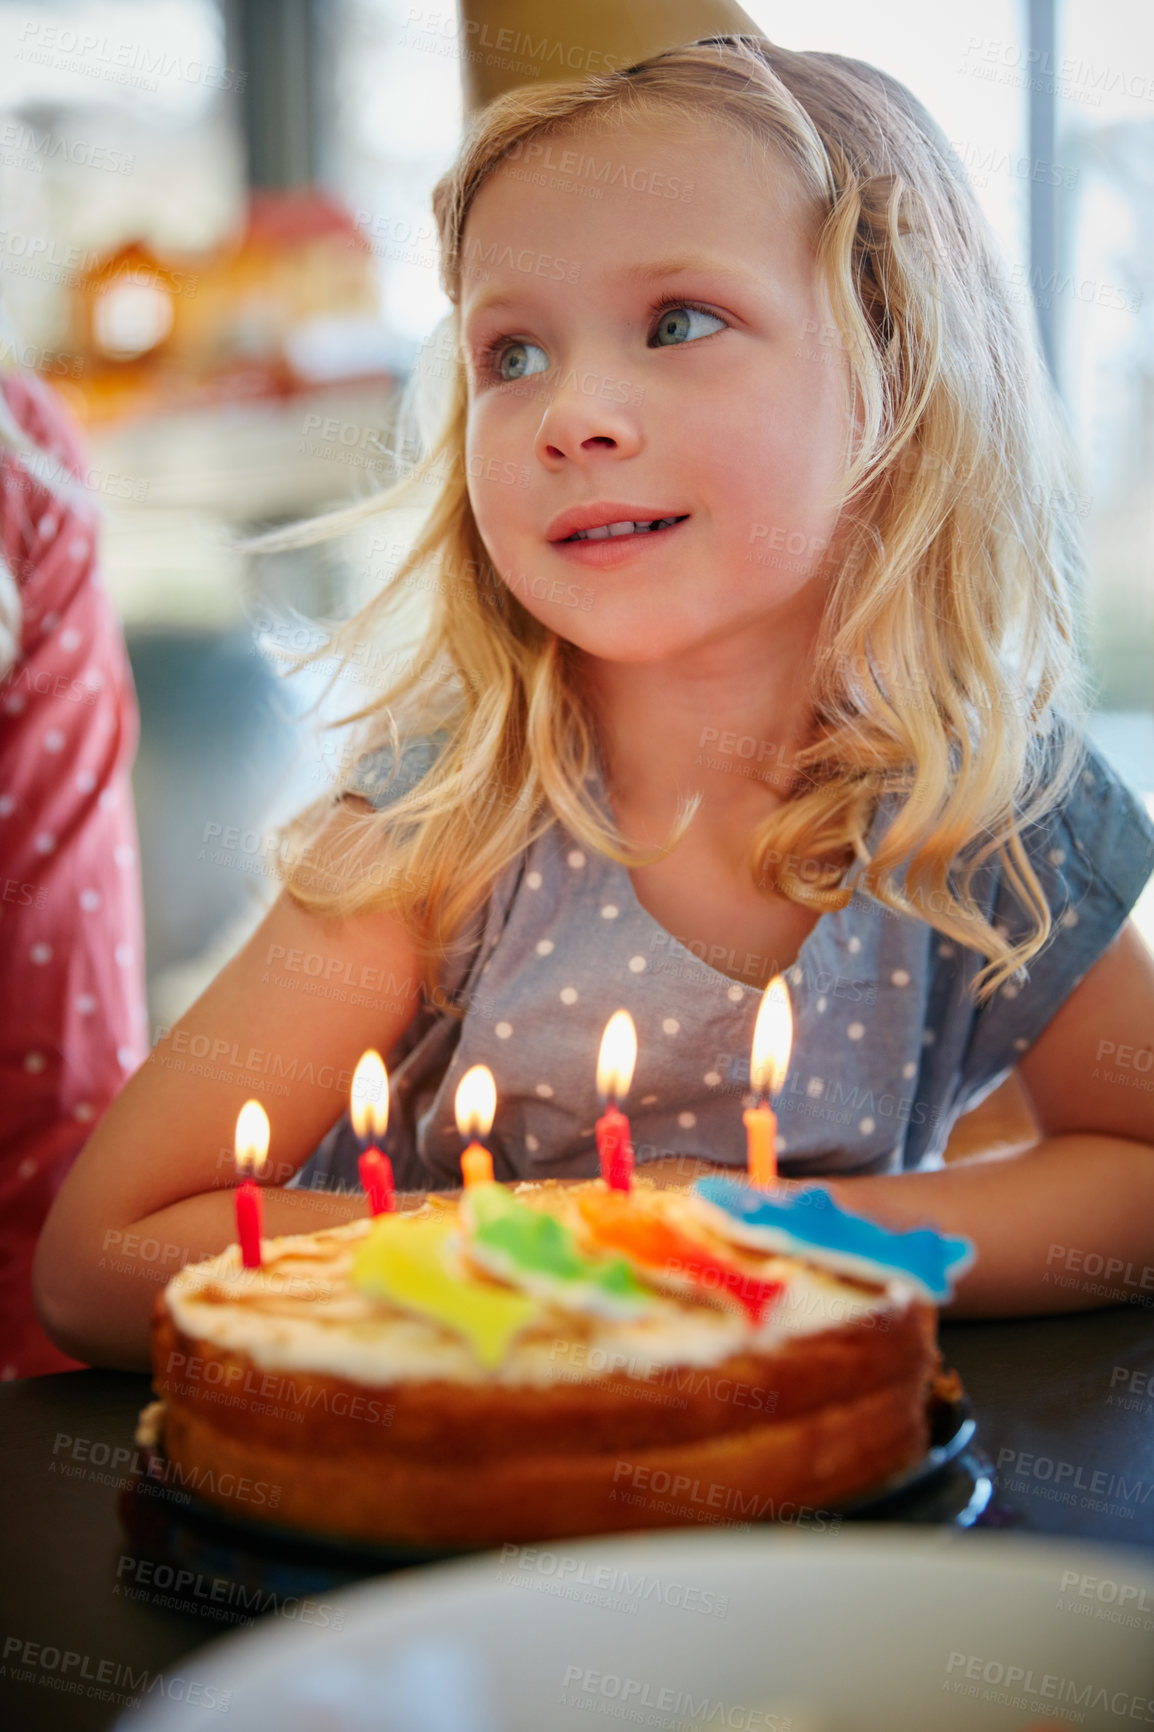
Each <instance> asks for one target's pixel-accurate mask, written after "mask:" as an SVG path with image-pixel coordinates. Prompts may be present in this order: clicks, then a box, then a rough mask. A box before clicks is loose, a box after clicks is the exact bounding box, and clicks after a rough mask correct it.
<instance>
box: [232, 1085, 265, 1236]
mask: <svg viewBox="0 0 1154 1732" xmlns="http://www.w3.org/2000/svg"><path fill="white" fill-rule="evenodd" d="M268 1136H269V1132H268V1114H267V1113H266V1112H265V1110H264V1108H263V1107H262V1106H261V1104H260V1102H259V1101H245V1103H244V1105H243V1106H242V1107H241V1109H240V1112H239V1113H238V1114H237V1119H236V1141H235V1145H234V1146H235V1149H236V1170H237V1174H238V1175H239V1178H240V1184H239V1185H238V1186H237V1187H236V1190H235V1192H234V1193H233V1195H234V1198H235V1201H236V1236H237V1238H238V1239H239V1241H240V1260H241V1263H242V1264H243V1265H244V1267H245V1268H246V1269H259V1268H260V1239H261V1215H262V1211H261V1195H260V1186H259V1185H258V1184H257V1183H256V1180H255V1177H254V1175H255V1174H256V1173H259V1172H260V1170H261V1168H262V1167H263V1166H264V1164H265V1162H266V1160H267V1159H268Z"/></svg>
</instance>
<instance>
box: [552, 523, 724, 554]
mask: <svg viewBox="0 0 1154 1732" xmlns="http://www.w3.org/2000/svg"><path fill="white" fill-rule="evenodd" d="M689 521H690V519H689V518H688V517H683V518H681V520H680V521H679V522H677V523H671V524H670V525H669V527H668V529H643V530H641V532H640V533H637V532H636V531H634V533H633V534H632V535H610V536H608V537H606V538H605V539H604V540H601V541H551V542H550V543H549V546H550V547H552V548H554V549H555V550H556V551H557V552H558V553H560V554H563V555H564V557H565V558H566V559H570V560H576V562H577V564H578V565H623V564H624V563H625V561H626V560H627V559H635V558H636V557H637V556H638V554H641V553H644V551H645V548H646V546H647V544H648V543H649V542H651V541H652V542H660V541H668V540H669V537H670V536H671V535H676V534H677V532H678V530H681V529H684V528H685V525H686V524H687V523H688V522H689Z"/></svg>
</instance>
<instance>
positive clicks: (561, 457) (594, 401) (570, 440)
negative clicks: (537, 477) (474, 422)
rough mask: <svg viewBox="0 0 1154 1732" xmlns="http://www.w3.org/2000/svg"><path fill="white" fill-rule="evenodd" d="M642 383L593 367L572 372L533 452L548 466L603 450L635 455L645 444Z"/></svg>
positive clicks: (552, 402)
mask: <svg viewBox="0 0 1154 1732" xmlns="http://www.w3.org/2000/svg"><path fill="white" fill-rule="evenodd" d="M640 393H641V387H640V386H631V385H630V384H629V382H628V381H627V380H625V379H620V378H610V377H609V376H608V375H606V374H604V373H597V372H594V371H592V370H586V371H584V372H582V371H581V370H580V369H579V368H573V369H571V370H570V372H569V374H568V376H567V377H566V378H564V379H562V380H561V381H560V383H559V384H558V385H557V387H556V389H555V390H554V392H553V394H552V395H551V397H550V399H549V402H548V404H547V406H546V408H545V411H544V413H543V414H542V416H541V421H540V424H539V426H538V428H537V435H536V438H535V439H534V441H533V450H534V454H535V456H536V457H537V458H538V460H539V461H540V462H542V463H544V464H545V465H546V466H547V467H555V466H558V465H560V464H563V463H564V462H565V460H566V459H568V460H569V461H570V462H578V463H580V462H583V461H584V460H585V459H586V458H588V457H591V456H594V455H596V454H598V453H602V454H604V453H608V452H610V451H613V452H616V454H617V456H619V457H632V456H635V455H636V453H637V452H639V451H640V450H641V448H642V446H643V444H644V438H643V435H642V431H641V413H640V409H641V405H640V403H639V402H638V401H637V399H638V398H639V397H640Z"/></svg>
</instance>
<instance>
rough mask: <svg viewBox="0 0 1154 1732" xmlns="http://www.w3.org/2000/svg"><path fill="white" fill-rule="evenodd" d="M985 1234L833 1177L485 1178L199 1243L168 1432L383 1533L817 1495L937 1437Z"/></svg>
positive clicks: (179, 1340) (828, 1502)
mask: <svg viewBox="0 0 1154 1732" xmlns="http://www.w3.org/2000/svg"><path fill="white" fill-rule="evenodd" d="M970 1260H971V1253H970V1249H969V1247H968V1245H967V1244H966V1242H965V1241H964V1240H953V1239H944V1238H941V1237H940V1236H939V1235H937V1234H935V1233H932V1232H929V1231H924V1230H923V1231H919V1232H916V1233H891V1232H888V1231H887V1230H886V1229H884V1228H882V1227H879V1226H877V1225H876V1224H875V1223H872V1222H869V1221H865V1220H863V1219H862V1218H861V1217H859V1216H854V1215H851V1214H848V1213H847V1212H846V1211H844V1210H841V1209H839V1208H838V1206H837V1205H836V1204H834V1203H833V1201H832V1199H831V1198H830V1196H829V1193H828V1192H826V1191H825V1190H823V1189H821V1188H819V1187H807V1188H805V1189H803V1190H800V1191H794V1192H790V1193H786V1192H784V1191H778V1192H766V1191H761V1190H757V1189H754V1188H753V1187H751V1186H748V1185H745V1184H740V1183H736V1182H734V1181H732V1180H729V1179H724V1178H708V1179H702V1180H699V1181H698V1182H697V1183H696V1185H694V1186H693V1187H692V1189H691V1190H689V1191H684V1190H678V1191H672V1190H658V1189H656V1188H654V1187H653V1186H651V1185H648V1184H647V1183H646V1182H645V1181H644V1180H643V1179H641V1180H637V1181H635V1182H634V1184H633V1187H632V1189H631V1190H630V1191H629V1192H628V1193H622V1192H620V1191H615V1190H610V1189H609V1188H608V1187H607V1186H606V1185H605V1184H604V1183H603V1182H602V1181H601V1180H593V1181H589V1182H583V1183H578V1184H572V1185H561V1184H557V1183H546V1184H543V1185H528V1184H522V1185H518V1186H516V1187H515V1188H512V1187H507V1186H503V1185H497V1184H492V1183H484V1184H479V1185H474V1186H471V1187H469V1188H467V1189H466V1190H465V1191H464V1192H463V1193H462V1194H461V1196H460V1198H459V1199H449V1198H444V1199H438V1198H433V1199H430V1200H429V1201H428V1202H427V1203H426V1204H425V1205H424V1206H423V1207H422V1208H420V1209H419V1210H416V1211H413V1212H411V1213H402V1214H384V1215H380V1216H378V1217H377V1218H376V1219H374V1220H370V1219H364V1220H359V1221H353V1222H349V1223H348V1224H346V1225H344V1226H340V1227H335V1228H331V1229H328V1230H326V1231H323V1232H318V1233H309V1234H300V1235H294V1236H292V1237H285V1238H275V1239H267V1240H265V1241H264V1244H263V1259H262V1266H261V1267H260V1268H258V1269H245V1268H242V1267H241V1263H240V1258H239V1255H238V1252H237V1250H236V1247H235V1246H234V1247H230V1248H229V1249H228V1250H227V1251H224V1252H222V1253H221V1254H220V1255H219V1256H216V1257H213V1258H210V1259H209V1260H208V1261H206V1262H202V1263H197V1264H193V1265H190V1266H188V1267H187V1268H185V1269H183V1270H181V1271H180V1273H179V1274H177V1275H176V1276H175V1277H174V1279H173V1280H171V1281H170V1282H169V1284H168V1286H167V1288H166V1289H165V1291H164V1293H163V1294H161V1295H160V1296H159V1297H158V1299H157V1302H156V1309H155V1314H154V1319H153V1335H152V1364H153V1375H154V1383H155V1391H156V1394H157V1395H158V1397H159V1398H160V1399H159V1403H158V1404H154V1406H153V1407H152V1408H150V1409H148V1410H146V1414H147V1417H148V1436H149V1440H150V1441H153V1442H155V1443H156V1444H157V1446H158V1447H159V1448H160V1449H161V1450H162V1451H163V1454H164V1457H165V1458H166V1461H167V1464H168V1477H169V1478H170V1479H171V1480H172V1481H173V1483H180V1484H187V1485H189V1486H191V1487H194V1488H195V1489H196V1491H197V1493H198V1495H199V1496H201V1497H203V1498H207V1499H209V1500H210V1501H213V1502H216V1503H219V1504H223V1505H226V1506H230V1507H232V1508H233V1509H234V1511H235V1513H237V1514H240V1515H242V1516H243V1517H245V1518H246V1519H249V1520H256V1521H261V1520H265V1521H269V1520H271V1521H275V1522H277V1523H280V1524H282V1525H287V1526H291V1527H296V1528H301V1529H308V1530H313V1531H318V1532H324V1533H330V1534H339V1535H346V1536H351V1537H356V1538H358V1539H366V1540H376V1541H397V1542H403V1543H409V1544H416V1545H427V1546H446V1547H453V1546H484V1545H492V1544H497V1543H503V1542H506V1541H536V1540H544V1539H554V1538H560V1537H563V1536H566V1535H576V1534H587V1533H603V1532H608V1531H612V1530H617V1529H626V1528H650V1527H668V1526H671V1525H679V1524H684V1523H690V1522H695V1521H699V1522H711V1523H712V1522H746V1521H750V1520H771V1519H786V1520H790V1519H798V1517H799V1512H803V1511H805V1510H811V1511H821V1510H828V1509H829V1508H831V1507H832V1506H835V1505H837V1504H838V1503H839V1502H842V1501H844V1500H846V1499H850V1498H853V1497H854V1496H855V1495H857V1494H859V1493H862V1492H864V1491H866V1490H868V1489H870V1488H873V1487H876V1486H877V1485H879V1484H880V1483H882V1482H884V1481H885V1480H887V1479H888V1478H889V1476H891V1475H893V1474H895V1473H897V1472H898V1471H899V1470H901V1469H903V1468H905V1467H907V1466H909V1465H910V1464H912V1463H914V1462H916V1461H917V1460H918V1459H919V1458H920V1457H921V1456H922V1455H923V1453H924V1452H925V1450H926V1447H927V1442H928V1419H927V1407H928V1397H929V1393H930V1390H931V1385H932V1383H933V1381H934V1378H935V1375H936V1374H937V1373H938V1372H939V1368H940V1362H939V1356H938V1353H937V1347H936V1310H935V1306H936V1303H937V1302H938V1301H939V1300H941V1299H942V1298H944V1297H946V1296H947V1294H948V1292H949V1290H950V1276H951V1275H952V1274H956V1273H958V1272H959V1271H960V1270H961V1269H962V1268H964V1267H965V1266H966V1265H967V1264H968V1262H969V1261H970ZM246 1487H247V1488H248V1490H247V1492H246V1490H245V1488H246ZM257 1487H261V1488H263V1493H262V1495H260V1496H259V1497H258V1496H257V1493H256V1490H255V1489H254V1488H257Z"/></svg>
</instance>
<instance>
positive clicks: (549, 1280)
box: [461, 1184, 655, 1318]
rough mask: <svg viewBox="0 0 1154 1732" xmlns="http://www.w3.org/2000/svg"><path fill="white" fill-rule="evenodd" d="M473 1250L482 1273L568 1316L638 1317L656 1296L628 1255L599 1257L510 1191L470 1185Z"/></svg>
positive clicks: (465, 1208) (466, 1203)
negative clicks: (510, 1285) (641, 1277)
mask: <svg viewBox="0 0 1154 1732" xmlns="http://www.w3.org/2000/svg"><path fill="white" fill-rule="evenodd" d="M461 1223H462V1225H463V1227H464V1229H465V1235H466V1236H465V1248H466V1250H467V1253H468V1255H469V1257H470V1258H471V1259H472V1260H473V1261H474V1262H475V1263H478V1264H479V1265H480V1266H481V1268H482V1269H485V1270H487V1271H488V1272H489V1273H490V1274H492V1275H496V1276H497V1277H498V1278H499V1279H500V1280H502V1281H508V1282H510V1283H511V1284H512V1285H514V1286H516V1287H520V1288H523V1289H524V1291H525V1292H527V1293H531V1294H533V1295H534V1296H535V1297H536V1298H538V1299H543V1300H546V1301H548V1302H549V1303H551V1304H554V1305H558V1306H560V1307H561V1308H562V1309H564V1310H569V1311H583V1312H587V1313H591V1314H592V1315H594V1316H600V1317H617V1318H627V1317H638V1316H640V1315H641V1314H642V1313H643V1312H645V1311H649V1310H652V1309H653V1306H654V1303H655V1297H654V1294H653V1293H652V1292H651V1291H650V1290H649V1289H648V1288H646V1287H644V1286H643V1285H642V1284H641V1282H640V1281H638V1279H637V1277H636V1275H635V1274H634V1273H633V1270H632V1268H631V1267H630V1265H629V1263H628V1262H627V1261H626V1259H625V1258H624V1257H611V1256H602V1257H591V1256H590V1255H589V1254H588V1253H587V1252H586V1251H584V1250H583V1249H582V1247H581V1243H580V1241H579V1239H578V1238H577V1235H576V1233H575V1232H574V1231H573V1229H572V1228H571V1227H567V1226H566V1225H565V1223H564V1222H563V1221H559V1220H558V1219H557V1217H556V1216H555V1215H550V1214H546V1213H545V1212H543V1211H542V1210H540V1209H533V1208H530V1207H529V1205H528V1204H527V1203H521V1202H518V1200H517V1198H516V1197H511V1196H510V1195H509V1193H508V1191H507V1190H506V1189H505V1188H504V1186H502V1185H498V1184H480V1185H470V1186H468V1188H467V1189H466V1190H465V1192H464V1194H463V1196H462V1198H461Z"/></svg>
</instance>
